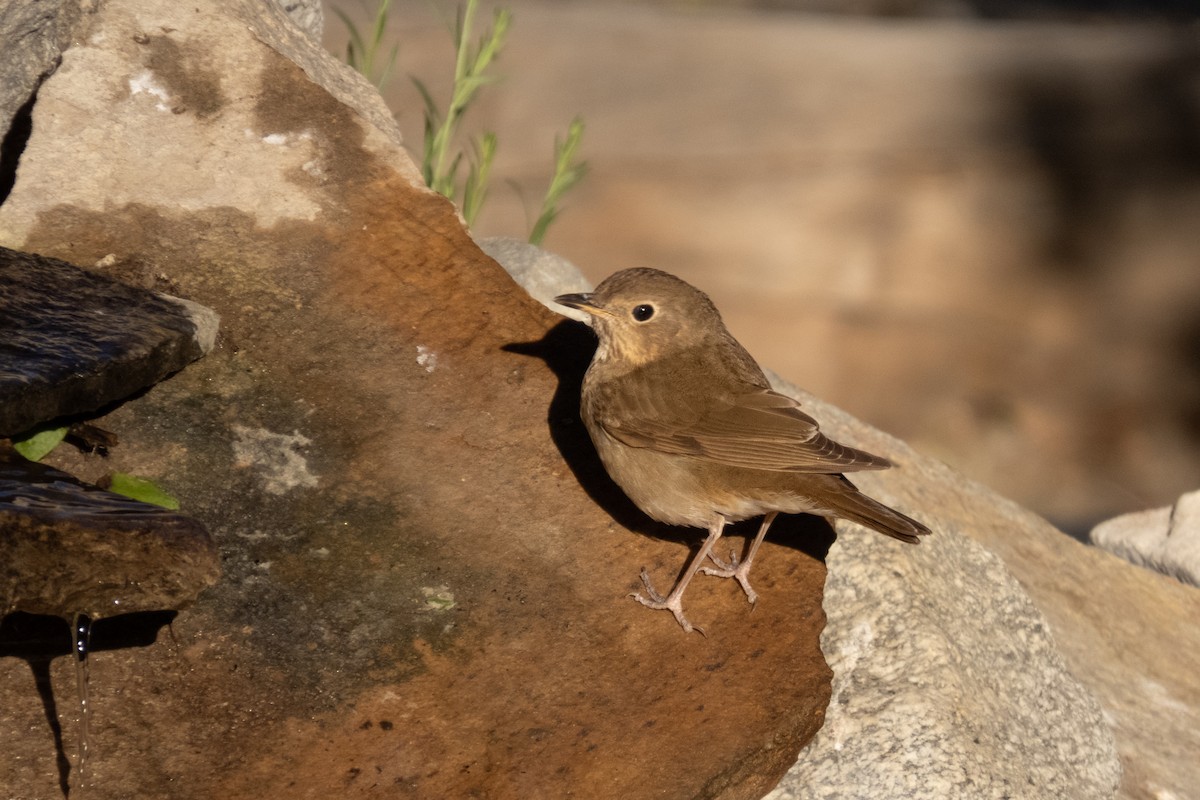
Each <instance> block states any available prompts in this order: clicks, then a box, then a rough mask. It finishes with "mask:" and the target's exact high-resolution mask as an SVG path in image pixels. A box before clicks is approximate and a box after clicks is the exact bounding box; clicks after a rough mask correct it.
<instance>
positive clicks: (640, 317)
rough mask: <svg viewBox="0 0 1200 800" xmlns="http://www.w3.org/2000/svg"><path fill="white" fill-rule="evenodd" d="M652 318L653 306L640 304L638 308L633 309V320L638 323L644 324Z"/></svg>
mask: <svg viewBox="0 0 1200 800" xmlns="http://www.w3.org/2000/svg"><path fill="white" fill-rule="evenodd" d="M653 316H654V306H652V305H650V304H649V303H642V304H641V305H640V306H634V307H633V318H634V319H636V320H637V321H638V322H645V321H646V320H648V319H650V318H651V317H653Z"/></svg>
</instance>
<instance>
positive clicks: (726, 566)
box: [702, 550, 742, 578]
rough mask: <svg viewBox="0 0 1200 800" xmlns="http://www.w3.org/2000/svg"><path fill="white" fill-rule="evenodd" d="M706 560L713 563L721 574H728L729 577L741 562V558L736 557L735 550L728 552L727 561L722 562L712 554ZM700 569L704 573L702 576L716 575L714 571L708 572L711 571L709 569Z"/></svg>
mask: <svg viewBox="0 0 1200 800" xmlns="http://www.w3.org/2000/svg"><path fill="white" fill-rule="evenodd" d="M708 560H709V561H711V562H713V563H714V564H716V565H717V567H718V568H719V569H720V570H721V571H722V572H728V573H729V575H732V574H733V572H734V570H736V569H737V567H738V564H740V563H741V561H742V560H741V558H739V557H738V554H737V550H730V551H729V560H728V561H722V560H721V559H719V558H717V557H716V556H714V555H713V554H712V553H709V554H708ZM702 569H703V571H704V574H706V575H716V574H717V573H716V572H715V571H710V570H712V568H711V567H703V568H702ZM729 575H721V576H720V577H722V578H728V577H729Z"/></svg>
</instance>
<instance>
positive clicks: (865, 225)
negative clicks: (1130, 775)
mask: <svg viewBox="0 0 1200 800" xmlns="http://www.w3.org/2000/svg"><path fill="white" fill-rule="evenodd" d="M502 5H503V7H505V8H508V9H510V10H511V11H512V12H513V15H514V18H513V23H512V27H511V29H510V30H509V34H508V39H507V44H506V46H505V48H504V50H503V52H502V54H501V55H500V57H499V60H498V61H497V62H496V64H495V66H494V68H493V71H494V72H495V73H496V74H498V75H499V76H501V79H500V80H499V81H498V82H497V83H495V84H493V85H490V86H488V87H486V88H485V89H484V90H483V91H482V93H481V94H480V95H479V98H478V100H477V101H476V102H475V104H473V106H472V107H471V108H470V110H469V111H468V113H467V116H466V119H465V120H464V123H463V125H464V130H465V132H468V133H476V134H478V133H482V132H483V131H485V130H491V131H494V132H495V133H496V134H497V137H498V140H499V150H498V152H497V155H496V160H495V164H494V166H493V174H492V189H491V192H490V195H489V197H488V200H487V204H486V206H485V207H484V209H483V212H482V214H481V216H480V218H479V220H478V221H477V223H476V225H475V232H476V234H477V235H484V236H488V235H510V236H516V237H521V238H524V237H525V236H526V235H527V234H528V231H529V228H530V226H531V224H532V221H533V218H535V217H536V216H537V213H538V206H539V204H540V200H541V196H542V193H543V192H544V190H545V187H546V184H547V182H548V181H549V177H550V174H551V172H552V158H553V145H554V140H555V137H556V135H557V136H560V137H561V136H562V135H563V134H564V133H565V131H566V127H567V124H568V123H569V122H570V120H571V119H572V118H573V117H575V116H576V115H580V116H582V117H583V119H584V121H585V123H586V126H587V127H586V134H585V136H584V141H583V147H582V157H583V158H585V159H586V160H587V162H588V164H589V167H590V171H589V174H588V176H587V177H586V178H585V179H584V180H583V182H582V183H581V184H580V185H579V186H578V187H577V188H576V189H575V190H573V191H572V192H571V193H570V194H568V195H567V196H566V197H565V198H564V201H563V203H562V205H563V208H564V210H563V212H562V214H561V215H560V217H559V218H558V221H557V222H556V223H555V224H554V226H552V227H551V229H550V232H549V235H548V237H547V239H546V241H545V247H546V248H547V249H549V250H552V251H554V252H556V253H558V254H560V255H562V256H564V257H566V258H568V259H570V260H571V261H573V262H574V263H575V264H576V265H578V266H579V267H580V269H582V270H583V271H584V273H585V274H587V275H588V276H589V277H590V278H591V279H592V280H594V281H599V280H601V279H602V278H604V277H605V276H606V275H608V274H610V273H611V272H614V271H616V270H618V269H623V268H625V267H631V266H656V267H659V268H662V269H665V270H667V271H669V272H673V273H675V274H677V275H679V276H680V277H682V278H684V279H685V280H687V281H689V282H691V283H693V284H695V285H697V286H699V287H700V288H702V289H704V290H705V291H706V292H708V293H709V294H710V295H711V296H712V298H713V300H714V301H715V302H716V304H717V306H718V307H719V308H720V309H721V311H722V313H723V315H724V317H725V320H726V323H727V324H728V326H729V328H730V330H731V331H732V332H733V334H734V335H735V336H736V337H737V338H738V339H739V340H740V341H741V342H742V343H743V344H744V345H746V347H747V348H748V349H749V350H750V352H751V353H753V354H754V355H755V356H756V357H757V358H758V360H759V361H760V362H761V363H762V364H763V365H764V366H767V367H770V368H772V369H774V370H775V371H777V372H779V373H780V374H781V375H783V376H784V377H785V378H788V379H789V380H791V381H792V382H794V383H796V384H798V385H800V386H802V387H804V388H806V389H808V390H809V391H811V392H814V393H815V394H817V395H820V396H821V397H823V398H825V399H827V400H829V401H831V402H833V403H835V404H837V405H839V406H841V407H843V408H845V409H846V410H848V411H850V412H851V413H853V414H855V415H856V416H858V417H860V418H862V419H864V420H866V421H867V422H870V423H871V424H873V425H875V426H877V427H879V428H882V429H884V430H886V431H888V432H890V433H892V434H894V435H896V436H898V437H900V438H902V439H905V440H907V441H908V442H909V443H910V444H912V445H913V446H914V447H916V448H918V449H919V450H921V451H923V452H925V453H927V454H930V455H933V456H935V457H938V458H940V459H942V460H944V461H946V462H947V463H949V464H951V465H952V466H954V467H956V468H957V469H959V470H960V471H962V472H964V473H966V474H967V475H968V476H970V477H972V478H974V479H976V480H978V481H980V482H982V483H984V484H986V485H988V486H990V487H992V488H993V489H996V490H997V491H999V492H1001V493H1002V494H1004V495H1007V496H1008V497H1011V498H1012V499H1014V500H1016V501H1018V502H1019V503H1021V504H1022V505H1024V506H1027V507H1029V508H1032V509H1033V510H1035V511H1038V512H1039V513H1041V514H1043V515H1044V516H1046V517H1047V518H1048V519H1050V520H1051V521H1052V522H1054V523H1055V524H1057V525H1059V526H1060V527H1062V528H1063V529H1064V530H1066V531H1067V532H1069V533H1071V534H1073V535H1076V536H1083V535H1086V532H1087V530H1088V529H1089V528H1090V527H1091V526H1092V525H1093V524H1094V523H1095V522H1098V521H1100V520H1102V519H1104V518H1107V517H1110V516H1113V515H1115V514H1118V513H1122V512H1126V511H1132V510H1139V509H1143V508H1150V507H1155V506H1162V505H1167V504H1170V503H1171V502H1173V501H1174V499H1175V498H1176V497H1177V496H1178V495H1179V494H1181V493H1182V492H1184V491H1187V490H1191V489H1195V488H1198V487H1200V22H1198V21H1197V20H1198V19H1200V4H1197V3H1195V2H1184V0H1178V1H1177V2H1158V3H1154V2H1123V3H1122V2H1083V0H1077V1H1076V2H1067V1H1066V0H1060V2H1039V1H1038V0H1028V1H1020V2H999V0H993V1H992V2H987V1H985V0H808V1H802V0H795V1H794V2H789V1H788V0H766V1H765V2H748V1H743V2H738V1H737V0H729V1H728V2H699V1H697V2H688V3H666V2H662V3H633V2H619V1H618V0H609V1H607V2H604V1H602V0H586V1H584V0H581V1H579V2H575V1H573V0H558V1H557V2H551V1H549V0H511V1H510V2H505V3H503V4H502ZM375 6H376V3H375V0H363V2H359V0H336V2H327V3H326V12H327V14H326V36H325V44H326V45H327V46H328V48H329V49H330V50H331V51H332V52H334V53H335V54H338V55H339V56H340V55H344V53H345V45H346V40H347V28H346V25H345V24H344V23H343V22H342V21H341V20H340V19H339V18H338V16H337V14H336V13H334V11H335V10H341V11H342V12H344V13H345V14H347V15H349V16H350V17H351V19H352V20H354V21H355V22H356V23H357V24H358V25H359V26H360V27H361V28H364V29H365V28H367V27H369V23H370V19H371V17H372V15H373V13H374V10H375ZM494 7H495V6H488V5H484V6H481V8H482V13H481V15H480V21H481V22H483V21H487V22H489V23H490V19H491V13H492V8H494ZM454 13H455V7H454V4H453V3H452V2H450V0H421V1H420V2H413V1H412V0H409V1H407V2H405V1H404V0H397V2H395V3H394V4H393V6H392V10H391V13H390V15H389V18H388V27H387V35H386V37H385V41H386V42H387V43H388V44H389V46H390V44H391V43H397V44H398V45H399V50H398V56H397V61H396V68H395V72H394V74H393V76H392V77H391V79H390V80H389V81H388V82H387V83H386V84H385V85H384V87H383V95H384V98H385V99H386V100H387V102H388V104H389V106H390V107H391V108H392V109H393V110H394V111H395V112H396V115H397V119H398V121H399V123H400V126H401V128H402V130H403V131H404V134H405V136H406V139H407V142H408V144H409V148H410V150H411V151H412V152H413V153H414V159H415V160H417V161H418V162H419V161H420V151H421V146H422V137H423V124H424V122H423V114H422V106H423V104H422V100H421V96H420V94H419V93H418V91H417V90H416V89H415V88H414V86H413V83H412V81H411V80H410V76H416V77H417V78H419V79H420V80H421V81H423V82H424V83H425V85H426V86H427V87H428V88H429V90H430V92H431V94H432V95H433V96H434V97H435V98H437V99H438V101H439V103H440V104H441V105H442V107H445V104H446V100H447V98H448V94H449V91H450V85H451V79H452V75H453V64H454V49H453V41H452V34H451V28H452V27H453V19H454Z"/></svg>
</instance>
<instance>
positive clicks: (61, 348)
mask: <svg viewBox="0 0 1200 800" xmlns="http://www.w3.org/2000/svg"><path fill="white" fill-rule="evenodd" d="M218 321H219V320H218V317H217V315H216V314H215V313H214V312H213V311H211V310H209V309H206V308H204V307H203V306H201V305H199V304H198V303H190V302H185V301H180V300H178V299H177V298H171V297H166V296H163V295H155V294H154V293H152V292H148V291H145V290H144V289H139V288H136V287H133V286H126V285H124V284H121V283H117V282H115V281H112V280H109V279H108V278H105V277H104V276H102V275H98V274H96V273H93V272H87V271H85V270H81V269H79V268H78V267H73V266H71V265H70V264H67V263H65V262H63V261H59V260H57V259H53V258H44V257H42V256H37V255H33V254H31V253H20V252H16V251H14V250H9V249H7V248H3V247H0V436H12V435H15V434H19V433H22V432H24V431H27V430H29V429H30V428H32V427H34V426H36V425H38V424H40V423H42V422H47V421H49V420H54V419H57V418H59V417H64V416H71V415H80V414H89V413H92V412H95V411H96V410H97V409H99V408H101V407H103V406H105V405H107V404H109V403H112V402H114V401H116V400H121V399H124V398H126V397H129V396H130V395H133V394H135V393H137V392H139V391H141V390H143V389H145V388H146V387H147V386H150V385H152V384H154V383H156V382H158V381H160V380H162V379H163V378H165V377H166V376H167V375H170V374H171V373H174V372H178V371H179V370H181V369H183V368H184V367H185V366H187V365H188V364H189V363H191V362H192V361H194V360H196V359H197V358H199V357H200V356H202V355H203V354H204V353H206V352H208V351H209V350H211V349H212V347H213V344H214V342H215V340H216V330H217V325H218Z"/></svg>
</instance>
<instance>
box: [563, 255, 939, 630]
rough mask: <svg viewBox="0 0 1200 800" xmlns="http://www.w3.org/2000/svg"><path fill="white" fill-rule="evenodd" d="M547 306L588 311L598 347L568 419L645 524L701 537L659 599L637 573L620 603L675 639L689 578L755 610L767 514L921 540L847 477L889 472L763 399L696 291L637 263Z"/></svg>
mask: <svg viewBox="0 0 1200 800" xmlns="http://www.w3.org/2000/svg"><path fill="white" fill-rule="evenodd" d="M555 302H556V303H558V304H559V305H562V306H566V307H568V308H573V309H577V310H579V311H582V312H584V313H585V314H587V315H588V320H589V321H590V323H591V326H592V329H593V330H594V331H595V333H596V336H597V338H598V340H599V341H598V345H597V347H596V351H595V354H594V355H593V357H592V361H591V364H590V365H589V366H588V369H587V372H586V373H585V374H584V378H583V384H582V387H581V393H580V417H581V418H582V420H583V423H584V426H585V427H586V428H587V431H588V435H589V436H590V437H591V440H592V443H593V444H594V445H595V448H596V452H597V454H598V455H599V456H600V460H601V462H602V463H603V464H604V467H605V469H606V470H607V472H608V474H609V475H610V476H611V477H612V479H613V480H614V481H615V482H616V483H617V485H618V486H620V487H621V489H622V490H623V491H624V492H625V494H626V495H628V496H629V499H630V500H632V501H633V503H634V504H635V505H636V506H637V507H638V508H640V509H641V510H642V511H643V512H644V513H645V514H647V515H648V516H650V517H651V518H653V519H655V520H657V521H659V522H663V523H666V524H668V525H677V526H690V527H696V528H703V529H707V531H708V535H707V538H706V539H705V540H704V543H703V544H702V545H701V547H700V549H699V550H698V551H697V553H696V554H695V556H693V557H692V559H691V561H690V562H689V563H688V565H687V568H686V569H685V570H684V572H683V575H682V576H681V577H680V578H679V580H678V581H677V582H676V584H675V586H674V588H673V589H671V591H670V592H669V593H668V594H666V595H663V594H661V593H659V592H658V591H657V590H656V589H655V588H654V584H653V582H652V581H651V579H650V575H649V573H648V572H647V571H646V569H645V568H643V569H642V571H641V576H640V577H641V580H642V584H643V587H644V590H645V594H642V593H641V592H634V593H632V594H631V595H630V597H633V598H634V599H635V600H637V602H639V603H641V604H642V605H644V606H647V607H649V608H652V609H661V610H669V611H670V612H671V613H672V614H673V615H674V617H675V620H676V621H677V622H678V623H679V625H680V626H681V627H682V628H683V630H684V631H685V632H691V631H693V630H695V631H697V632H699V633H701V634H704V631H703V629H701V628H698V627H696V626H694V625H692V624H691V622H689V621H688V619H687V617H686V615H685V614H684V612H683V594H684V592H685V591H686V590H687V587H688V584H689V583H690V582H691V580H692V578H693V577H694V576H695V575H696V573H697V572H698V571H702V572H704V573H705V574H706V575H714V576H717V577H724V578H733V579H735V580H736V581H737V582H738V584H739V585H740V586H741V588H742V591H743V592H744V593H745V595H746V598H747V599H748V600H749V602H750V603H751V605H752V606H753V605H754V604H755V603H757V601H758V595H757V593H756V592H755V590H754V588H753V587H752V586H751V584H750V580H749V575H750V568H751V566H752V565H753V563H754V557H755V555H756V554H757V553H758V549H759V546H760V545H761V544H762V542H763V539H764V538H765V537H766V535H767V530H768V529H769V528H770V527H771V523H772V522H774V521H775V518H776V517H777V516H778V515H779V514H797V513H809V514H817V515H821V516H824V517H827V518H832V517H840V518H842V519H846V520H850V521H852V522H856V523H858V524H860V525H863V526H865V527H867V528H871V529H873V530H875V531H878V532H880V533H883V534H886V535H887V536H891V537H893V538H895V539H899V540H900V541H902V542H908V543H912V544H915V543H917V542H918V541H919V537H921V536H924V535H926V534H928V533H929V532H930V529H929V528H928V527H926V526H925V525H924V524H922V523H921V522H918V521H917V520H915V519H913V518H911V517H908V516H906V515H904V514H902V513H900V512H899V511H896V510H894V509H892V508H889V507H888V506H886V505H884V504H882V503H880V502H878V501H877V500H874V499H872V498H870V497H868V496H867V495H865V494H863V493H862V492H860V491H859V490H858V488H857V487H856V486H855V485H854V484H853V483H851V482H850V480H849V479H847V478H846V476H845V475H844V474H843V473H846V472H856V471H860V470H879V469H886V468H888V467H891V466H893V464H892V462H891V461H889V460H888V459H886V458H883V457H881V456H877V455H873V454H871V453H868V452H866V451H863V450H859V449H856V448H853V447H849V446H847V445H844V444H841V443H839V442H836V441H834V440H832V439H830V438H829V437H827V436H826V435H825V434H824V433H822V432H821V430H820V425H819V424H818V422H817V420H816V419H814V418H813V417H811V416H809V415H808V414H806V413H805V412H804V411H803V410H802V409H801V405H800V403H799V402H797V401H796V400H794V399H792V398H791V397H788V396H786V395H783V394H780V393H778V392H776V391H774V390H773V389H772V388H771V385H770V383H769V382H768V380H767V378H766V375H765V374H764V373H763V370H762V368H761V367H760V366H759V365H758V363H757V362H756V361H755V360H754V358H753V357H752V356H751V355H750V354H749V353H748V352H747V351H746V349H745V348H744V347H742V345H741V344H739V343H738V341H737V340H736V339H734V337H733V336H732V335H731V334H730V333H729V331H728V329H726V327H725V323H724V322H723V321H722V319H721V314H720V312H719V311H718V310H717V308H716V306H715V305H714V304H713V302H712V300H711V299H709V297H708V295H706V294H705V293H704V292H702V291H701V290H699V289H697V288H695V287H694V286H692V285H691V284H689V283H687V282H686V281H684V280H682V279H680V278H677V277H676V276H674V275H671V274H670V273H668V272H664V271H662V270H658V269H651V268H647V267H638V268H634V269H625V270H622V271H620V272H616V273H614V274H612V275H610V276H609V277H608V278H606V279H604V280H603V281H602V282H601V283H600V284H599V285H598V286H596V289H595V291H592V292H585V293H577V294H564V295H559V296H558V297H556V298H555ZM760 515H761V516H762V517H763V520H762V523H761V525H760V526H759V529H758V533H757V535H756V536H755V537H754V540H753V541H752V543H751V544H750V546H749V549H748V551H746V553H745V557H744V558H740V559H739V557H738V555H737V554H736V553H735V552H731V553H730V557H729V560H728V561H725V560H722V559H721V558H719V557H718V556H717V555H715V554H714V551H713V548H714V546H715V545H716V544H717V541H718V540H719V539H720V538H721V535H722V533H723V532H724V530H725V526H726V525H727V524H729V523H733V522H737V521H739V520H744V519H750V518H752V517H757V516H760ZM707 562H711V565H708V564H707Z"/></svg>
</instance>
